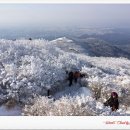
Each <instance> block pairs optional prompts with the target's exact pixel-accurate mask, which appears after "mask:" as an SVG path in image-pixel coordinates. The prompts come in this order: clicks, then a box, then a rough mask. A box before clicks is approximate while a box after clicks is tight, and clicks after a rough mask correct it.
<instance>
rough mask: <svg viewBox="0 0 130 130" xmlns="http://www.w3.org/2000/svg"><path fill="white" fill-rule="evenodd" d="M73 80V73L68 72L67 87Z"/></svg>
mask: <svg viewBox="0 0 130 130" xmlns="http://www.w3.org/2000/svg"><path fill="white" fill-rule="evenodd" d="M73 78H74V77H73V72H72V71H71V72H69V74H68V80H69V86H71V85H72V82H73Z"/></svg>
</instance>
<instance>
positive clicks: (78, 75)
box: [73, 71, 80, 83]
mask: <svg viewBox="0 0 130 130" xmlns="http://www.w3.org/2000/svg"><path fill="white" fill-rule="evenodd" d="M73 76H74V81H75V83H77V80H78V78H80V72H78V71H76V72H74V74H73Z"/></svg>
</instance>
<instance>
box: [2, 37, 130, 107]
mask: <svg viewBox="0 0 130 130" xmlns="http://www.w3.org/2000/svg"><path fill="white" fill-rule="evenodd" d="M82 52H84V48H82V47H81V46H79V45H76V44H75V43H74V42H73V41H72V40H70V39H67V38H65V37H63V38H59V39H56V40H53V41H46V40H42V39H35V40H24V39H23V40H16V41H12V40H4V39H1V40H0V104H2V102H3V101H5V100H7V99H10V98H15V99H16V100H17V101H20V102H22V103H23V104H29V103H30V102H31V101H32V99H33V98H34V97H35V96H36V95H42V96H46V94H47V89H48V88H51V87H52V86H53V85H54V84H56V83H59V82H60V85H61V86H62V85H63V84H64V83H62V81H64V80H65V78H66V72H65V71H66V70H74V69H78V70H80V71H81V72H83V73H87V74H88V78H84V79H83V80H82V82H81V86H84V87H83V88H81V86H80V85H73V86H72V87H71V88H69V87H68V86H67V85H65V86H64V85H63V90H62V91H60V92H58V89H57V92H56V93H55V96H56V97H57V98H59V97H61V96H63V95H69V94H70V95H71V96H74V95H80V94H84V95H85V96H90V97H91V96H92V95H93V93H94V91H97V90H98V91H99V90H101V95H100V96H101V97H100V98H101V100H100V103H97V106H99V109H100V108H101V106H102V105H101V104H102V103H103V101H105V100H106V99H107V98H108V96H109V94H110V93H111V92H112V91H116V92H117V93H118V94H119V98H121V103H122V104H123V103H124V104H123V105H126V103H127V102H125V101H124V102H123V100H122V99H124V98H126V97H128V96H129V95H130V88H129V86H130V60H128V59H126V58H112V57H109V58H108V57H90V56H88V55H86V54H84V53H82ZM64 87H65V89H64ZM125 96H126V97H125ZM127 101H129V99H128V100H127ZM127 105H128V108H129V106H130V102H129V103H128V104H127ZM122 108H123V107H122ZM2 109H3V108H2ZM95 109H97V108H95Z"/></svg>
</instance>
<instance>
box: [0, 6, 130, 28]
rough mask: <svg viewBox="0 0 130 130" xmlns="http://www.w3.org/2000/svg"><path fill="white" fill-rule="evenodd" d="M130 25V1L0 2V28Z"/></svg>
mask: <svg viewBox="0 0 130 130" xmlns="http://www.w3.org/2000/svg"><path fill="white" fill-rule="evenodd" d="M46 25H51V26H68V25H70V26H71V25H74V26H109V27H111V26H120V27H121V26H130V4H129V5H128V4H127V5H125V4H124V5H123V4H122V5H120V4H115V5H114V4H113V5H112V4H108V5H105V4H94V5H92V4H0V27H11V26H17V27H22V26H30V27H31V26H34V27H35V26H46Z"/></svg>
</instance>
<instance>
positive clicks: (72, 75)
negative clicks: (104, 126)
mask: <svg viewBox="0 0 130 130" xmlns="http://www.w3.org/2000/svg"><path fill="white" fill-rule="evenodd" d="M66 73H67V75H68V76H67V80H68V81H69V86H70V87H71V86H72V85H73V82H75V83H77V82H78V79H81V78H84V77H88V75H87V74H85V73H81V72H80V71H70V72H68V71H66ZM47 95H48V98H49V97H50V90H48V91H47ZM54 101H55V100H54ZM104 106H110V107H111V110H112V111H116V110H117V109H119V101H118V94H117V93H116V92H112V93H111V96H110V98H109V99H108V100H107V101H106V102H105V103H104Z"/></svg>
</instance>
